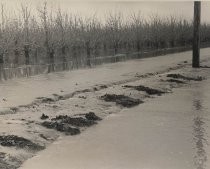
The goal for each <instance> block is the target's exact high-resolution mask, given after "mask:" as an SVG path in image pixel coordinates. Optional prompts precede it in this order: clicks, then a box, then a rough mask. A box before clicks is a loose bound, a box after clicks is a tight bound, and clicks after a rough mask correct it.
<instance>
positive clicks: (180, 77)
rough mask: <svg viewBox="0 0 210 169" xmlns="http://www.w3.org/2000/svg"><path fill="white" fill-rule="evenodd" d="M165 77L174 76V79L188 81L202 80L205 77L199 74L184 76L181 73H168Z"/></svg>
mask: <svg viewBox="0 0 210 169" xmlns="http://www.w3.org/2000/svg"><path fill="white" fill-rule="evenodd" d="M167 77H170V78H174V79H183V80H189V81H191V80H192V81H202V80H204V79H205V78H204V77H201V76H197V77H188V76H184V75H181V74H168V75H167Z"/></svg>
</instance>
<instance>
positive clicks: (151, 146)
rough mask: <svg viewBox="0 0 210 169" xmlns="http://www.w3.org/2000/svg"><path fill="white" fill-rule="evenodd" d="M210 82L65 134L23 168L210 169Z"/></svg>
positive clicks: (162, 97)
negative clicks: (66, 135) (92, 125)
mask: <svg viewBox="0 0 210 169" xmlns="http://www.w3.org/2000/svg"><path fill="white" fill-rule="evenodd" d="M208 78H209V77H208ZM209 84H210V80H205V81H202V82H193V84H191V85H190V86H185V87H182V88H179V89H175V91H174V93H173V94H169V95H163V96H161V97H158V98H157V99H153V100H151V101H149V102H146V103H144V104H141V105H139V106H137V107H134V108H131V109H123V110H122V111H121V112H120V113H118V114H113V115H110V116H108V117H107V118H106V119H105V120H103V121H102V122H101V123H100V124H98V125H97V126H95V127H92V128H91V129H89V130H87V131H85V132H84V133H82V134H81V135H78V136H75V137H65V138H61V139H60V140H58V141H57V142H55V143H54V144H52V145H51V146H50V147H49V148H48V149H46V150H44V151H43V152H41V153H40V154H39V155H38V156H36V157H34V158H32V159H31V160H29V161H27V162H26V163H25V164H24V165H23V167H22V168H21V169H37V168H43V169H58V168H60V169H71V168H72V169H84V168H85V169H96V168H97V169H98V168H100V169H128V168H129V169H139V168H142V169H169V168H170V169H208V168H210V161H209V158H210V146H209V136H210V126H209V124H210V104H209V101H210V86H209Z"/></svg>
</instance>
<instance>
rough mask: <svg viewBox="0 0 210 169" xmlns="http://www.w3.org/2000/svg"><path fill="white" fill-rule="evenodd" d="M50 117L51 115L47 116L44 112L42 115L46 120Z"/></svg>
mask: <svg viewBox="0 0 210 169" xmlns="http://www.w3.org/2000/svg"><path fill="white" fill-rule="evenodd" d="M48 118H49V116H47V115H46V114H44V113H43V114H42V116H41V117H40V119H42V120H46V119H48Z"/></svg>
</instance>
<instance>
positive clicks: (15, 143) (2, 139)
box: [0, 135, 45, 151]
mask: <svg viewBox="0 0 210 169" xmlns="http://www.w3.org/2000/svg"><path fill="white" fill-rule="evenodd" d="M0 145H1V146H5V147H17V148H24V149H29V150H36V151H39V150H43V149H44V148H45V147H44V146H41V145H38V144H35V143H33V142H31V141H30V140H28V139H25V138H23V137H19V136H15V135H5V136H0Z"/></svg>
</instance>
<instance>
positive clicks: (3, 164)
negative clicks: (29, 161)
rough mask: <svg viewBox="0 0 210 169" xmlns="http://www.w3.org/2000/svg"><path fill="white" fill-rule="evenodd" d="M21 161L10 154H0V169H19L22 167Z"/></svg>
mask: <svg viewBox="0 0 210 169" xmlns="http://www.w3.org/2000/svg"><path fill="white" fill-rule="evenodd" d="M21 163H22V162H21V161H20V160H19V159H17V158H15V157H13V156H11V155H9V154H6V153H3V152H0V168H1V169H17V168H19V167H20V165H21Z"/></svg>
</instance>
